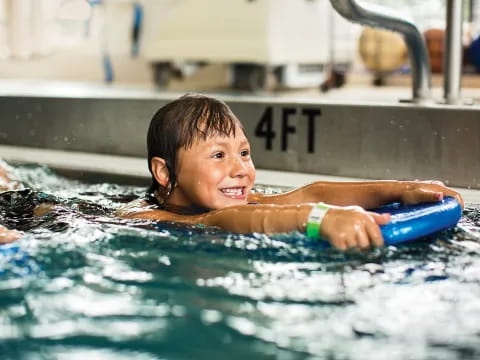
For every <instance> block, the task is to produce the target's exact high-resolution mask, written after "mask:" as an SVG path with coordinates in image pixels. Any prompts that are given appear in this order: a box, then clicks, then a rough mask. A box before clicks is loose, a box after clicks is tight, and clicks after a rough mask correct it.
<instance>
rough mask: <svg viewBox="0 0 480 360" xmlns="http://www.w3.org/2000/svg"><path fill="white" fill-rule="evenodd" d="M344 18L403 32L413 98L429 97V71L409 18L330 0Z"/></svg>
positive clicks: (352, 0) (352, 1) (419, 38)
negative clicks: (408, 57) (410, 67)
mask: <svg viewBox="0 0 480 360" xmlns="http://www.w3.org/2000/svg"><path fill="white" fill-rule="evenodd" d="M330 3H331V4H332V6H333V7H334V8H335V10H337V12H338V13H339V14H340V15H342V16H343V17H344V18H346V19H348V20H350V21H352V22H356V23H359V24H363V25H368V26H373V27H380V28H384V29H388V30H391V31H395V32H399V33H401V34H402V35H403V37H404V39H405V43H406V44H407V48H408V53H409V56H410V62H411V66H412V92H413V95H412V96H413V99H412V100H413V102H416V103H419V102H425V101H429V100H431V95H430V88H431V73H430V61H429V58H428V52H427V48H426V46H425V42H424V41H423V37H422V35H421V33H420V30H419V29H418V27H417V26H416V25H415V24H414V23H413V21H412V20H410V19H407V18H405V17H400V16H398V14H394V13H392V12H391V11H389V10H388V9H385V8H383V7H381V6H377V5H372V4H366V3H363V2H362V4H360V1H356V0H330Z"/></svg>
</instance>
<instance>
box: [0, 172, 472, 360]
mask: <svg viewBox="0 0 480 360" xmlns="http://www.w3.org/2000/svg"><path fill="white" fill-rule="evenodd" d="M19 171H20V174H21V177H22V178H23V180H24V181H26V182H28V183H31V184H35V188H34V190H35V191H32V192H24V193H21V195H22V196H19V195H18V194H17V195H15V196H14V195H9V197H6V196H5V194H4V195H2V196H0V198H1V199H2V202H1V203H0V223H4V224H8V225H9V226H15V227H16V228H19V229H22V230H24V231H25V232H26V236H25V237H24V238H23V239H22V240H21V241H20V242H19V246H20V248H19V249H17V251H16V252H15V251H14V253H13V255H4V256H3V257H0V269H1V271H2V272H1V274H0V359H132V358H134V359H230V360H233V359H282V360H283V359H285V360H288V359H306V358H307V359H308V358H312V359H313V358H320V359H391V360H394V359H456V358H458V359H477V358H480V241H479V240H478V239H477V236H480V227H479V226H480V213H479V211H480V210H479V208H478V206H473V205H468V206H467V209H466V211H465V214H464V217H463V219H462V226H463V227H464V228H467V229H469V230H470V233H468V234H467V233H466V232H464V231H462V230H460V229H456V230H453V231H449V232H444V233H442V234H439V235H437V236H435V237H433V238H431V239H430V240H429V241H423V242H418V243H414V244H410V245H407V246H399V247H388V248H385V249H383V250H376V251H372V252H368V253H363V254H361V253H347V254H343V253H340V252H337V251H335V250H332V249H329V250H325V249H323V248H322V246H320V245H319V244H318V243H316V242H315V241H311V240H308V239H306V238H305V237H304V236H303V235H302V234H298V233H293V234H283V235H278V236H272V237H267V236H265V235H261V234H256V235H251V236H239V235H234V234H229V233H225V232H221V231H218V230H216V229H199V228H196V227H185V226H178V225H175V224H169V223H153V222H148V221H124V220H119V219H117V218H115V217H113V216H111V215H110V214H111V213H112V211H113V210H114V209H116V208H117V207H118V206H121V204H123V203H125V202H128V201H129V200H131V199H132V198H135V197H137V196H140V195H141V194H142V193H143V190H144V189H141V188H135V187H122V186H118V185H112V184H100V185H88V184H82V183H78V182H74V181H71V180H66V179H64V178H61V177H59V176H57V175H55V174H54V173H52V172H51V171H50V170H49V169H46V168H43V167H38V166H37V167H32V166H30V167H22V168H19ZM267 190H268V189H267ZM52 197H53V198H54V199H56V201H58V202H59V203H60V204H61V205H60V206H59V207H58V208H57V209H56V210H55V211H54V212H53V213H50V214H47V215H44V216H43V217H39V218H38V217H37V218H35V217H33V216H32V214H31V208H32V204H34V203H39V202H42V201H45V199H52ZM29 204H30V205H29Z"/></svg>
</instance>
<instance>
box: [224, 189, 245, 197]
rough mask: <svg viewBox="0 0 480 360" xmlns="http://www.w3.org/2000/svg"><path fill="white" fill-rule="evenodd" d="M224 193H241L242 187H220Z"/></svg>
mask: <svg viewBox="0 0 480 360" xmlns="http://www.w3.org/2000/svg"><path fill="white" fill-rule="evenodd" d="M222 192H223V193H224V194H225V195H242V188H228V189H222Z"/></svg>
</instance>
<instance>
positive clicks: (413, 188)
mask: <svg viewBox="0 0 480 360" xmlns="http://www.w3.org/2000/svg"><path fill="white" fill-rule="evenodd" d="M400 184H401V186H402V187H403V191H401V193H400V199H399V200H400V201H401V202H402V203H404V204H418V203H422V202H436V201H441V200H443V198H444V197H445V196H451V197H454V198H456V199H457V201H458V202H459V203H460V205H461V206H462V209H463V207H464V203H463V198H462V196H461V195H460V194H459V193H458V192H456V191H455V190H452V189H450V188H448V187H446V186H445V184H444V183H443V182H441V181H434V180H429V181H402V182H401V183H400Z"/></svg>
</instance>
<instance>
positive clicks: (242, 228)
mask: <svg viewBox="0 0 480 360" xmlns="http://www.w3.org/2000/svg"><path fill="white" fill-rule="evenodd" d="M312 206H313V205H312V204H302V205H285V206H272V205H255V206H249V205H243V206H234V207H228V208H225V209H221V210H216V211H212V212H210V213H207V214H204V215H200V216H198V219H196V220H197V221H199V222H200V223H202V224H204V225H206V226H218V227H220V228H222V229H224V230H227V231H232V232H236V233H239V234H246V233H253V232H260V233H266V234H272V233H280V232H289V231H295V230H296V231H300V232H304V231H305V227H306V223H307V219H308V215H309V214H310V211H311V209H312Z"/></svg>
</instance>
